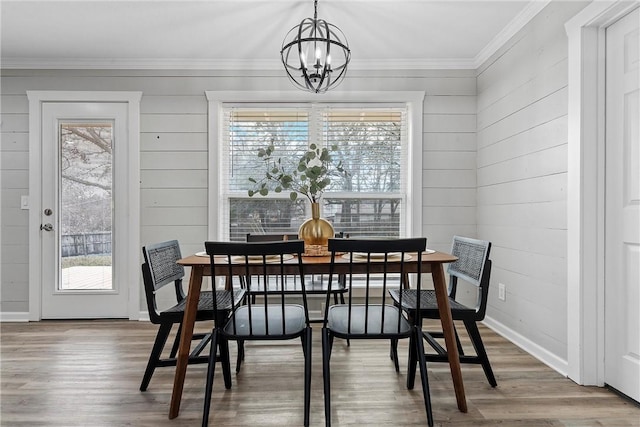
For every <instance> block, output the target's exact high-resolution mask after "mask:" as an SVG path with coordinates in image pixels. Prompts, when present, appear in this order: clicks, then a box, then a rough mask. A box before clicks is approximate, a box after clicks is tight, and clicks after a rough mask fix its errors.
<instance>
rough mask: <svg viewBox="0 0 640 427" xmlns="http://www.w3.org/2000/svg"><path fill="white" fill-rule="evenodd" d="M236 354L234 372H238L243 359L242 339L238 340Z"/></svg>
mask: <svg viewBox="0 0 640 427" xmlns="http://www.w3.org/2000/svg"><path fill="white" fill-rule="evenodd" d="M236 342H237V343H238V356H237V359H236V374H239V373H240V367H241V366H242V362H243V361H244V341H243V340H238V341H236Z"/></svg>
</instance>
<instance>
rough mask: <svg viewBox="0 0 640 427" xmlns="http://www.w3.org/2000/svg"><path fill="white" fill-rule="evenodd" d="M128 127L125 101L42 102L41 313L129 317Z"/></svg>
mask: <svg viewBox="0 0 640 427" xmlns="http://www.w3.org/2000/svg"><path fill="white" fill-rule="evenodd" d="M127 132H128V131H127V104H126V103H115V102H111V103H110V102H45V103H43V104H42V172H41V179H42V183H41V185H42V187H41V188H42V196H41V197H42V204H41V206H42V212H41V216H42V219H41V221H42V225H41V226H40V229H41V244H42V254H43V255H42V264H41V270H42V271H41V277H42V318H43V319H62V318H64V319H70V318H105V317H112V318H113V317H125V318H127V317H129V307H128V300H129V294H128V293H129V285H128V283H126V280H118V277H123V274H122V272H121V270H122V266H124V265H126V260H123V259H119V257H118V253H119V252H118V250H117V249H118V245H119V242H123V244H124V242H126V238H125V237H126V236H123V235H122V230H125V228H126V227H125V226H124V223H123V221H124V218H126V211H127V208H126V202H125V201H126V198H125V196H126V194H127V182H126V178H124V179H123V177H126V173H122V172H123V171H122V170H119V169H118V165H124V164H126V163H125V162H123V161H122V160H124V159H123V156H126V152H127V150H126V148H127V135H128V133H127ZM118 172H120V173H118ZM121 252H123V253H126V251H121Z"/></svg>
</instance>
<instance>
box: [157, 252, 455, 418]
mask: <svg viewBox="0 0 640 427" xmlns="http://www.w3.org/2000/svg"><path fill="white" fill-rule="evenodd" d="M413 259H414V261H409V262H406V261H405V267H408V269H409V270H408V271H409V272H412V271H415V270H416V268H417V262H416V261H415V260H416V259H417V257H414V258H413ZM456 260H457V258H456V257H455V256H453V255H450V254H448V253H444V252H433V253H430V252H429V253H428V252H425V253H424V254H423V256H422V272H423V273H431V275H432V278H433V285H434V290H435V294H436V299H437V301H438V311H439V313H440V320H441V323H442V330H443V332H444V340H445V345H446V348H447V355H448V358H449V367H450V370H451V377H452V380H453V386H454V389H455V394H456V401H457V403H458V409H459V410H460V411H461V412H467V401H466V398H465V393H464V384H463V381H462V372H461V370H460V357H459V353H458V347H457V345H456V338H455V332H454V327H453V319H452V317H451V307H450V306H449V298H448V294H447V283H446V280H445V275H444V264H447V263H450V262H454V261H456ZM302 261H303V266H304V272H305V274H328V273H329V266H330V263H331V257H330V256H308V257H306V256H305V257H303V260H302ZM289 262H290V263H291V267H292V273H293V272H294V270H293V269H294V268H295V267H296V266H297V260H295V259H294V260H290V261H289ZM348 262H349V261H348V260H345V259H343V258H341V257H336V270H335V272H336V273H340V271H341V270H340V269H341V265H344V269H345V272H346V268H347V267H348ZM389 263H390V264H393V261H389ZM397 263H398V266H399V265H400V261H397ZM178 264H181V265H183V266H185V267H191V276H190V278H189V290H188V293H187V302H186V306H185V311H184V320H183V323H182V335H181V336H180V345H179V348H178V355H177V361H176V372H175V377H174V381H173V393H172V395H171V406H170V408H169V418H170V419H173V418H176V417H177V416H178V414H179V412H180V401H181V399H182V389H183V386H184V380H185V376H186V373H187V366H188V362H189V352H190V347H191V338H192V336H193V327H194V324H195V320H196V313H197V311H198V300H199V298H200V289H201V287H202V278H203V277H204V276H210V275H211V263H210V259H209V257H208V256H201V255H191V256H188V257H185V258H183V259H181V260H179V261H178ZM218 266H219V267H216V268H220V269H222V268H224V271H222V270H220V274H222V275H224V274H225V273H226V272H227V271H228V266H225V265H224V264H222V265H221V264H218ZM362 267H363V268H365V267H366V263H365V262H363V263H362ZM411 269H413V270H411ZM242 271H244V270H243V264H238V274H241V272H242ZM216 274H218V270H216Z"/></svg>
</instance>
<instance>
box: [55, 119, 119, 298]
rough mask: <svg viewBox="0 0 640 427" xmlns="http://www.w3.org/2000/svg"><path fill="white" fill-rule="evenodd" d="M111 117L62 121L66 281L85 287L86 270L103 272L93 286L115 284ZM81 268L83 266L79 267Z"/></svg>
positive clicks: (62, 223) (65, 285)
mask: <svg viewBox="0 0 640 427" xmlns="http://www.w3.org/2000/svg"><path fill="white" fill-rule="evenodd" d="M112 159H113V126H112V125H111V123H83V122H81V123H63V124H61V125H60V188H61V194H60V228H61V235H60V239H61V242H60V253H61V257H62V287H63V288H64V289H78V288H80V289H81V288H83V287H84V286H85V284H83V283H79V282H83V280H80V279H79V278H80V277H82V278H83V277H85V274H73V273H77V272H80V271H82V272H83V273H88V272H91V274H92V275H95V274H96V273H99V277H97V278H95V279H94V280H93V281H94V283H93V284H92V285H91V286H92V287H91V288H92V289H111V287H112V284H111V271H110V268H109V269H108V270H109V271H108V273H107V271H106V270H107V269H106V268H102V269H97V268H93V269H88V268H87V267H96V266H102V267H110V266H111V264H112V259H111V231H112V200H113V199H112V192H113V186H112V181H113V166H112ZM80 269H82V270H80Z"/></svg>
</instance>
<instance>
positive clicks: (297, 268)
mask: <svg viewBox="0 0 640 427" xmlns="http://www.w3.org/2000/svg"><path fill="white" fill-rule="evenodd" d="M204 245H205V248H206V250H207V254H209V257H210V259H211V266H212V268H211V275H212V278H213V283H217V281H218V279H220V278H224V280H229V281H230V280H232V278H233V277H234V276H238V277H240V278H242V279H243V280H245V281H246V284H245V286H246V287H247V292H256V291H255V289H254V288H253V286H254V284H257V280H256V278H257V277H260V280H262V281H263V283H268V280H270V279H277V280H280V281H284V279H285V276H290V275H294V274H295V275H296V276H297V279H298V280H299V281H300V284H301V286H300V295H301V297H302V302H303V306H304V312H305V318H306V324H307V326H308V325H309V310H308V306H307V294H306V288H305V284H304V267H303V264H302V254H303V253H304V242H303V241H302V240H288V241H267V242H246V243H245V242H205V244H204ZM268 288H269V287H268V286H261V287H260V289H259V291H258V294H257V296H258V297H261V298H260V301H257V302H254V301H252V298H247V299H246V305H247V306H248V310H249V311H248V312H249V313H253V309H254V308H258V309H261V310H264V313H265V314H266V313H267V311H268V310H269V309H270V310H273V309H274V307H278V310H280V312H281V313H282V316H276V317H278V321H280V322H282V323H281V325H278V326H281V327H282V329H280V328H279V327H278V328H273V329H274V330H282V331H287V330H288V328H287V325H286V322H287V317H286V316H285V315H284V314H285V312H286V310H287V308H286V307H287V305H288V304H287V301H286V294H285V291H284V289H283V287H279V291H277V292H274V291H273V290H270V289H268ZM239 305H240V304H238V305H234V306H233V308H232V310H233V311H235V310H236V309H237V308H238V306H239ZM216 306H217V302H216V300H215V292H214V301H213V307H214V310H215V307H216ZM215 315H216V316H217V313H215ZM265 317H269V316H265ZM232 319H233V320H234V321H235V316H234V317H233V318H232ZM248 322H249V326H248V328H249V331H250V335H254V332H253V319H252V317H251V315H250V316H249V319H248ZM234 329H235V325H234ZM258 329H259V330H258V331H257V332H255V335H258V334H259V335H267V336H268V335H270V334H271V329H270V328H269V325H268V324H267V325H265V326H264V327H259V328H258Z"/></svg>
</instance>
